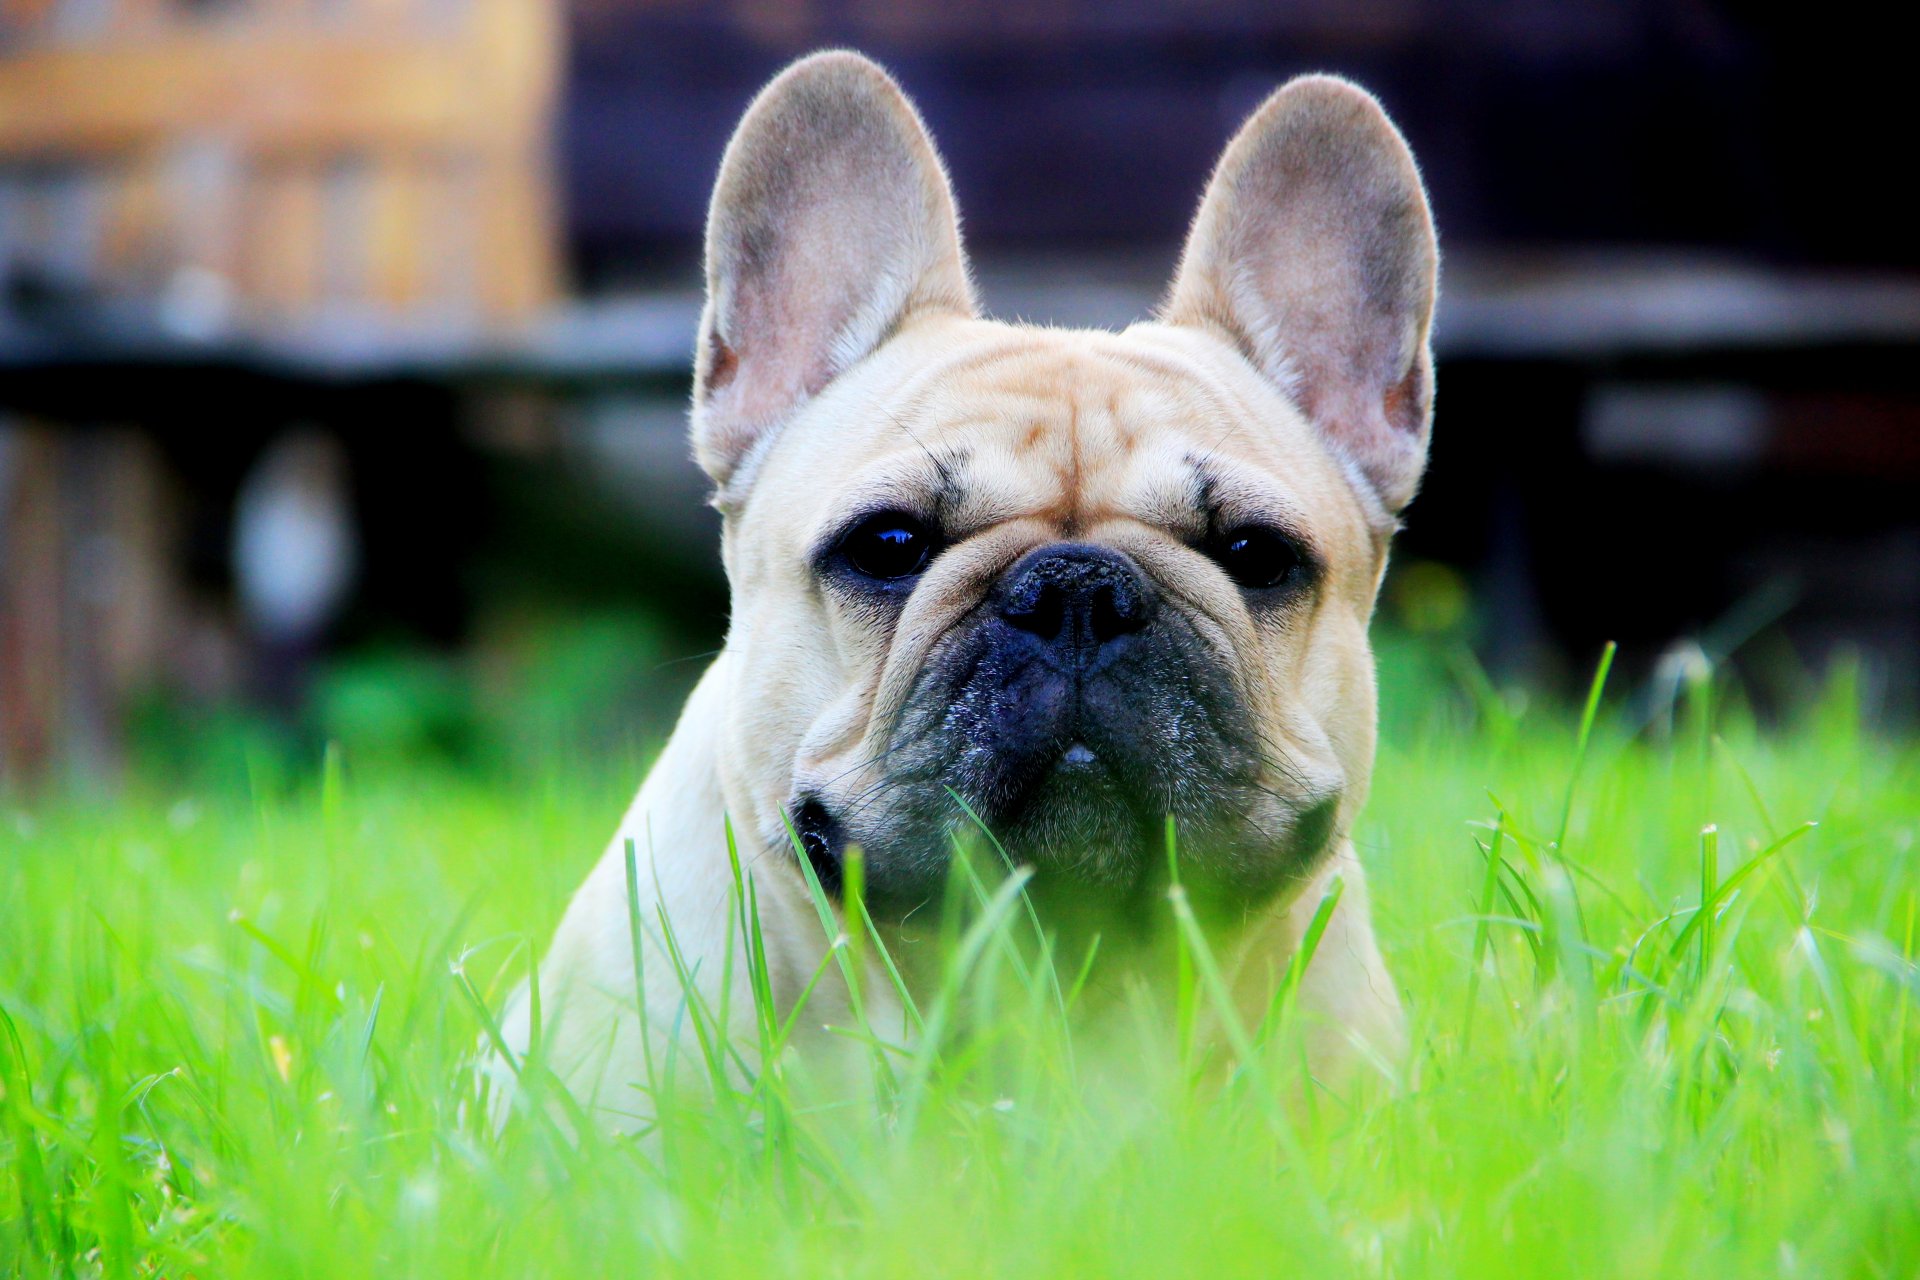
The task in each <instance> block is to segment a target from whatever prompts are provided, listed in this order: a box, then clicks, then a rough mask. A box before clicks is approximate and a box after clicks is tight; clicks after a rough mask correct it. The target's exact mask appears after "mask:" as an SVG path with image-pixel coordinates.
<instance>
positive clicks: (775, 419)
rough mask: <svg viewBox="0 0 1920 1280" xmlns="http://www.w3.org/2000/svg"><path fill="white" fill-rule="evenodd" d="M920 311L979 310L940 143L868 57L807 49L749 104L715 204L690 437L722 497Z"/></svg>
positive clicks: (731, 145)
mask: <svg viewBox="0 0 1920 1280" xmlns="http://www.w3.org/2000/svg"><path fill="white" fill-rule="evenodd" d="M923 310H927V311H933V310H939V311H949V312H953V313H956V314H960V315H971V314H973V313H974V298H973V286H972V284H971V283H970V282H969V280H968V278H967V268H966V259H965V257H964V256H963V254H962V252H961V249H960V227H959V222H958V219H957V218H956V217H955V214H954V207H953V195H952V191H951V189H950V187H949V186H948V184H947V175H946V171H945V170H944V169H943V168H942V167H941V164H940V157H939V155H938V154H937V153H936V152H935V151H934V149H933V141H932V139H931V138H929V137H928V136H927V131H926V127H925V126H924V125H922V124H921V123H920V117H919V115H918V114H917V113H915V111H914V109H913V106H912V104H911V103H909V102H908V101H907V99H906V95H905V94H903V93H901V92H900V87H899V86H898V85H896V84H895V83H894V82H893V80H892V78H891V77H890V76H888V75H887V73H886V72H885V71H882V70H881V69H880V68H879V67H878V66H876V65H875V64H874V63H872V62H870V61H868V60H867V59H866V58H863V57H861V56H860V55H859V54H856V53H846V52H833V53H819V54H815V55H813V56H812V57H809V58H805V59H802V60H801V61H799V62H796V63H795V64H794V65H792V66H791V67H788V68H787V69H786V70H785V71H783V72H782V73H781V74H780V75H779V76H778V77H777V78H776V79H775V80H774V81H773V83H772V84H770V85H768V86H767V87H766V88H765V89H763V90H761V92H760V96H759V97H758V98H755V99H754V101H753V105H752V106H751V107H749V108H748V109H747V114H746V116H745V118H744V119H742V120H741V122H740V127H739V128H738V129H737V130H736V131H735V132H734V135H733V141H732V142H730V143H728V144H727V153H726V156H725V158H724V159H722V160H721V162H720V178H719V181H718V183H717V184H716V185H715V187H714V192H713V205H712V207H711V209H710V210H709V211H708V214H707V306H706V311H705V313H704V314H703V316H702V317H701V321H700V345H699V349H698V351H697V352H696V354H695V358H694V391H693V447H694V456H695V457H696V458H697V459H698V460H699V463H700V465H701V466H702V467H703V468H705V469H706V472H707V474H708V475H709V476H711V477H713V480H714V483H715V484H717V485H718V486H719V487H720V494H721V498H722V500H723V502H724V500H725V499H726V498H727V496H728V490H729V488H730V487H733V488H737V487H738V486H737V485H733V484H732V483H731V482H733V481H735V480H736V479H740V480H744V478H745V473H744V472H743V471H742V463H743V462H745V461H746V460H747V459H748V458H749V457H751V456H753V455H754V453H755V451H756V449H757V448H758V447H760V446H761V445H762V444H763V443H764V442H765V441H766V440H768V439H770V438H771V436H772V434H773V433H774V432H775V431H776V430H777V429H778V428H779V426H780V425H781V424H782V423H783V422H785V421H786V420H787V419H788V418H789V417H790V416H791V415H792V414H793V412H794V411H795V410H796V409H798V408H799V407H800V406H801V405H803V404H805V403H806V402H807V400H808V399H809V398H811V397H812V396H814V395H815V394H817V393H818V392H819V391H820V389H821V388H822V387H824V386H826V384H827V383H828V382H830V381H832V380H833V379H834V378H835V377H837V376H838V375H840V374H842V373H844V372H846V370H847V369H848V368H850V367H851V366H853V365H854V364H856V363H857V362H859V361H860V360H861V359H863V358H864V357H865V356H867V355H868V354H869V353H870V352H872V351H873V349H874V348H875V347H877V346H879V345H880V343H881V342H882V341H884V340H885V339H886V337H887V336H888V335H889V334H890V333H892V332H893V331H894V330H895V329H896V328H897V327H898V326H899V325H900V323H901V322H902V321H903V320H905V319H906V318H907V317H908V316H909V315H911V314H914V313H916V312H919V311H923Z"/></svg>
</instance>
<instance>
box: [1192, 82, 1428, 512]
mask: <svg viewBox="0 0 1920 1280" xmlns="http://www.w3.org/2000/svg"><path fill="white" fill-rule="evenodd" d="M1438 270H1439V247H1438V245H1437V243H1436V242H1435V239H1434V233H1433V219H1432V217H1431V215H1430V214H1429V213H1428V211H1427V197H1426V192H1425V191H1424V190H1423V189H1422V187H1421V185H1420V174H1419V171H1418V170H1417V169H1416V168H1415V167H1414V163H1413V153H1412V152H1411V151H1409V150H1408V149H1407V144H1406V141H1405V139H1403V138H1402V137H1401V136H1400V131H1399V130H1397V129H1395V128H1394V126H1393V122H1392V121H1391V120H1389V119H1387V115H1386V112H1385V111H1383V110H1382V109H1381V107H1380V104H1379V103H1378V102H1377V101H1375V99H1374V98H1373V96H1372V95H1371V94H1369V93H1367V92H1366V91H1365V90H1364V89H1361V88H1359V87H1358V86H1357V85H1354V84H1351V83H1349V82H1347V81H1345V80H1341V79H1338V78H1337V77H1334V76H1302V77H1300V78H1299V79H1297V80H1294V81H1291V82H1290V83H1288V84H1287V85H1286V86H1285V87H1283V88H1282V89H1280V90H1279V91H1278V92H1277V93H1275V94H1274V95H1273V96H1272V97H1270V98H1268V99H1267V101H1266V103H1265V104H1264V105H1262V106H1261V108H1260V109H1259V110H1258V111H1256V112H1255V113H1254V115H1253V117H1252V118H1251V119H1249V120H1248V121H1247V123H1246V124H1245V125H1244V126H1242V128H1241V130H1240V132H1239V134H1237V135H1236V136H1235V137H1234V139H1233V141H1232V142H1230V143H1229V144H1228V145H1227V149H1226V152H1225V154H1223V155H1222V156H1221V158H1220V164H1219V167H1218V168H1217V169H1215V170H1214V174H1213V179H1212V181H1211V182H1210V183H1209V184H1208V187H1207V194H1206V196H1205V198H1204V199H1203V200H1202V201H1201V204H1200V213H1199V215H1198V216H1197V217H1196V218H1195V219H1194V223H1193V230H1192V231H1191V232H1190V233H1189V235H1188V237H1187V246H1186V249H1185V251H1184V252H1183V253H1182V255H1181V259H1180V270H1179V272H1178V274H1177V275H1176V276H1175V277H1174V283H1173V289H1172V292H1171V293H1170V294H1169V295H1168V300H1167V304H1166V306H1165V308H1164V309H1163V311H1162V318H1163V319H1165V320H1167V321H1168V322H1170V323H1174V324H1187V325H1199V326H1205V327H1208V328H1211V329H1214V330H1216V331H1218V332H1220V333H1222V334H1223V335H1224V336H1225V337H1227V338H1228V339H1229V340H1230V341H1232V342H1233V343H1234V344H1235V345H1236V346H1237V347H1239V349H1240V350H1241V352H1242V353H1243V354H1245V355H1246V357H1247V358H1248V359H1249V360H1251V361H1252V362H1253V363H1254V365H1255V366H1257V367H1258V368H1259V369H1260V370H1261V371H1262V372H1263V373H1265V374H1266V375H1267V376H1268V377H1269V378H1271V379H1272V380H1273V381H1274V382H1276V383H1278V384H1279V385H1280V387H1281V388H1282V389H1283V390H1285V391H1286V392H1287V393H1288V394H1289V395H1290V396H1291V397H1292V398H1293V400H1294V403H1295V404H1297V405H1298V406H1299V408H1300V410H1301V411H1302V412H1303V413H1304V414H1306V416H1307V418H1308V420H1309V421H1310V422H1312V423H1313V425H1314V427H1315V429H1317V430H1318V431H1319V432H1320V434H1321V436H1322V438H1323V439H1325V440H1326V441H1327V442H1328V444H1329V445H1331V446H1332V447H1333V449H1334V451H1335V452H1336V453H1338V454H1339V455H1341V456H1342V457H1344V458H1345V459H1347V460H1348V461H1350V462H1351V463H1352V464H1353V466H1354V467H1355V468H1356V469H1357V471H1358V472H1359V476H1360V478H1361V479H1362V480H1363V481H1364V482H1365V483H1366V484H1367V485H1368V486H1370V487H1371V488H1372V490H1373V491H1374V493H1376V494H1377V495H1378V496H1379V499H1380V502H1381V505H1382V506H1383V507H1384V508H1385V509H1386V511H1387V512H1388V513H1389V514H1397V513H1398V512H1399V511H1400V510H1401V509H1402V508H1403V507H1405V506H1406V505H1407V503H1408V502H1410V501H1411V500H1412V498H1413V494H1414V490H1415V489H1417V488H1418V487H1419V484H1420V473H1421V472H1422V470H1424V469H1425V467H1426V457H1427V436H1428V429H1429V423H1430V421H1431V419H1432V412H1433V357H1432V353H1431V351H1430V350H1429V346H1428V334H1429V330H1430V328H1431V325H1432V320H1433V303H1434V293H1435V289H1436V287H1437V276H1438Z"/></svg>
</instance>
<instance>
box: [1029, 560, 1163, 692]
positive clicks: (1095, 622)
mask: <svg viewBox="0 0 1920 1280" xmlns="http://www.w3.org/2000/svg"><path fill="white" fill-rule="evenodd" d="M1153 607H1154V598H1153V592H1152V589H1151V588H1150V587H1149V586H1148V585H1147V580H1146V577H1145V576H1144V575H1143V574H1142V573H1141V572H1140V569H1139V566H1137V565H1135V564H1134V562H1133V561H1132V560H1131V559H1130V558H1129V557H1127V556H1126V555H1124V554H1123V553H1121V552H1118V551H1114V550H1112V549H1111V548H1107V547H1096V546H1090V545H1088V544H1085V543H1077V542H1060V543H1054V544H1052V545H1050V546H1045V547H1040V548H1037V549H1036V550H1033V551H1030V552H1028V553H1027V554H1026V555H1025V556H1023V557H1021V559H1020V560H1019V561H1018V562H1017V563H1016V564H1015V565H1014V566H1013V568H1011V569H1010V570H1008V571H1007V573H1006V576H1005V577H1004V578H1003V579H1002V580H1001V587H1000V590H999V592H998V598H997V600H996V602H995V612H996V613H997V614H998V615H999V617H1000V619H1001V621H1003V622H1005V623H1006V624H1007V625H1008V626H1010V627H1012V628H1014V629H1015V630H1016V631H1020V632H1024V633H1025V634H1027V635H1029V636H1031V637H1033V638H1034V639H1035V640H1037V641H1039V642H1040V643H1041V644H1042V645H1044V646H1045V647H1046V648H1047V649H1049V650H1050V651H1052V652H1053V653H1054V654H1056V655H1057V656H1060V657H1063V658H1067V659H1070V660H1074V661H1073V665H1080V664H1082V663H1084V662H1086V661H1088V660H1090V659H1091V658H1093V657H1094V656H1096V655H1098V654H1099V653H1100V652H1101V651H1103V650H1104V649H1106V648H1108V647H1109V646H1111V645H1113V644H1115V643H1117V642H1118V641H1120V640H1121V639H1122V638H1124V637H1126V636H1130V635H1132V634H1134V633H1135V632H1138V631H1140V630H1142V629H1143V628H1145V627H1146V625H1147V623H1148V622H1149V621H1150V620H1151V619H1152V616H1153Z"/></svg>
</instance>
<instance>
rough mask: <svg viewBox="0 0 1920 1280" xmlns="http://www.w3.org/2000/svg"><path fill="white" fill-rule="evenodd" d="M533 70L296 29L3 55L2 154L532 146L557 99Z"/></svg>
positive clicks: (444, 50) (411, 44)
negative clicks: (173, 144)
mask: <svg viewBox="0 0 1920 1280" xmlns="http://www.w3.org/2000/svg"><path fill="white" fill-rule="evenodd" d="M514 29H515V30H529V29H532V28H531V26H530V25H529V24H517V25H516V26H515V28H514ZM551 53H552V51H551V49H549V50H547V51H546V56H551ZM534 61H535V60H533V59H528V58H527V57H526V56H525V51H508V52H504V53H499V54H496V53H495V52H494V51H492V50H487V49H482V48H480V47H479V46H478V45H477V44H475V43H473V42H471V41H466V42H457V41H445V40H442V41H429V40H424V39H420V38H410V39H394V40H383V41H355V42H347V41H344V40H342V41H328V40H324V39H316V38H314V37H312V36H307V37H304V38H300V37H295V36H289V35H285V34H279V35H275V36H273V37H272V38H261V39H244V40H243V39H218V38H207V37H202V38H197V39H195V38H183V37H170V38H165V39H160V38H155V39H149V40H144V41H141V42H139V43H137V44H125V45H118V46H107V47H100V46H98V45H93V46H62V47H58V48H39V49H31V50H28V51H26V52H24V53H22V54H19V55H17V56H15V57H12V58H10V59H6V60H0V157H8V156H14V157H18V156H32V155H37V154H60V155H66V156H71V155H73V154H75V153H77V152H114V151H124V150H127V149H130V148H136V147H141V146H148V145H152V144H154V143H155V142H157V141H159V140H161V139H165V138H170V137H180V136H185V135H193V134H198V133H217V134H218V135H219V136H221V137H222V138H225V139H227V140H229V141H231V142H232V143H234V144H236V145H238V146H241V147H244V148H247V149H250V150H252V149H303V150H326V149H339V148H347V147H356V146H371V145H382V146H407V145H413V146H434V145H446V144H448V143H453V142H459V141H462V140H464V141H466V142H468V143H470V144H479V143H482V142H492V143H497V142H499V141H501V140H503V139H508V140H511V139H521V140H526V141H532V140H534V139H535V138H536V137H537V136H538V135H539V134H540V132H541V130H543V129H544V128H545V122H546V105H547V91H548V87H547V85H546V83H545V81H544V79H543V78H542V77H539V76H535V75H531V74H530V73H531V71H532V70H533V66H532V64H533V62H534ZM502 71H506V72H509V73H510V74H504V75H503V74H501V72H502Z"/></svg>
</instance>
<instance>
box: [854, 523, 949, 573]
mask: <svg viewBox="0 0 1920 1280" xmlns="http://www.w3.org/2000/svg"><path fill="white" fill-rule="evenodd" d="M840 554H841V555H843V556H845V557H846V558H847V563H848V564H850V565H852V566H853V568H854V570H855V571H856V572H858V573H862V574H865V575H866V576H867V577H869V578H879V579H881V580H883V581H885V580H888V579H893V578H911V577H912V576H913V575H914V574H916V573H919V572H920V571H921V570H922V569H924V568H926V567H927V561H929V560H931V559H932V558H933V535H932V534H930V533H929V532H928V531H927V527H926V526H925V525H923V524H921V523H920V522H919V521H918V520H916V519H914V518H913V517H912V516H909V515H903V514H901V513H900V512H898V511H886V512H882V513H881V514H879V515H876V516H868V517H867V518H866V519H865V520H862V521H861V522H860V523H859V524H857V525H855V526H854V527H853V530H852V532H850V533H848V534H847V536H846V537H845V538H844V539H842V540H841V543H840Z"/></svg>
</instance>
